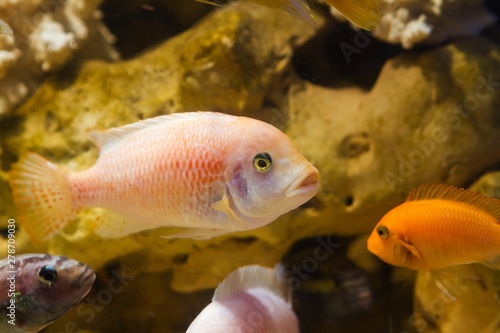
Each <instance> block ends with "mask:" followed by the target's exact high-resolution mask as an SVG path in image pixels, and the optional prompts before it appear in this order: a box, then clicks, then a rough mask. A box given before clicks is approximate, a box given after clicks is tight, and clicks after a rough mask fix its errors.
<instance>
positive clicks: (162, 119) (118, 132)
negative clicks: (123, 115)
mask: <svg viewBox="0 0 500 333" xmlns="http://www.w3.org/2000/svg"><path fill="white" fill-rule="evenodd" d="M221 116H227V117H230V116H228V115H223V114H221V113H217V112H185V113H173V114H169V115H165V116H158V117H154V118H149V119H146V120H139V121H136V122H135V123H132V124H128V125H124V126H120V127H115V128H110V129H107V130H93V131H90V134H89V135H90V140H91V141H92V142H93V143H94V144H95V145H96V146H97V147H99V148H101V154H103V153H105V152H106V151H109V150H110V149H111V148H112V147H113V146H114V145H115V144H117V143H118V142H120V141H122V140H123V139H124V138H126V137H128V136H130V135H131V134H133V133H136V132H139V131H141V130H144V129H150V128H151V127H154V126H157V125H163V124H166V123H169V122H173V121H179V120H187V119H193V120H195V119H197V120H200V119H207V118H214V117H221Z"/></svg>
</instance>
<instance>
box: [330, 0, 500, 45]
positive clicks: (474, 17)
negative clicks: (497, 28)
mask: <svg viewBox="0 0 500 333" xmlns="http://www.w3.org/2000/svg"><path fill="white" fill-rule="evenodd" d="M484 2H485V1H483V0H400V1H393V0H380V1H379V4H380V21H379V22H378V24H377V23H375V22H374V23H373V24H372V25H373V28H374V30H373V35H374V36H375V37H377V38H379V39H381V40H383V41H386V42H389V43H395V44H401V46H403V48H405V49H410V48H412V47H413V46H415V45H416V44H420V43H425V44H437V43H442V42H443V41H447V40H449V39H451V38H457V37H463V36H476V35H478V34H479V32H481V30H482V29H484V28H485V27H488V26H491V25H492V24H493V23H495V21H496V18H495V16H494V15H493V13H492V12H490V11H489V10H488V9H487V8H486V7H485V5H484ZM331 12H332V14H333V15H334V16H335V17H340V18H343V19H345V18H344V16H343V15H342V14H341V13H340V12H338V11H337V10H335V9H334V8H332V9H331Z"/></svg>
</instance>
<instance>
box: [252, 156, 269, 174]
mask: <svg viewBox="0 0 500 333" xmlns="http://www.w3.org/2000/svg"><path fill="white" fill-rule="evenodd" d="M272 164H273V160H272V159H271V155H269V154H268V153H259V154H257V155H255V157H254V158H253V166H254V167H255V169H257V170H258V171H260V172H266V171H268V170H269V169H271V165H272Z"/></svg>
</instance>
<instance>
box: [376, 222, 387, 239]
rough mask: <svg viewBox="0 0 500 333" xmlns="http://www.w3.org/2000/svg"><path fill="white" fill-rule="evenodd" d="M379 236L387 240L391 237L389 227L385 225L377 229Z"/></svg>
mask: <svg viewBox="0 0 500 333" xmlns="http://www.w3.org/2000/svg"><path fill="white" fill-rule="evenodd" d="M377 234H378V235H379V236H380V237H381V238H383V239H386V238H387V237H389V229H387V227H386V226H385V225H381V226H379V227H377Z"/></svg>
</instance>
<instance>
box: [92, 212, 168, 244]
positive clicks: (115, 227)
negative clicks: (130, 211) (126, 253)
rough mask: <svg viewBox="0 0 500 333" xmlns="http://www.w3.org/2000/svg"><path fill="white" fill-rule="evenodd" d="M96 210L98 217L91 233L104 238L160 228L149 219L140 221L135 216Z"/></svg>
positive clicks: (94, 221)
mask: <svg viewBox="0 0 500 333" xmlns="http://www.w3.org/2000/svg"><path fill="white" fill-rule="evenodd" d="M95 210H96V213H97V214H96V215H97V216H96V217H95V219H94V220H93V221H92V223H91V231H93V232H94V233H95V234H96V235H98V236H100V237H102V238H120V237H125V236H128V235H131V234H135V233H138V232H141V231H144V230H150V229H155V228H157V227H159V226H160V225H158V223H155V221H152V220H148V219H147V218H143V219H139V218H136V217H134V216H133V215H125V214H120V213H117V212H114V211H112V210H109V209H104V208H96V209H95Z"/></svg>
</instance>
